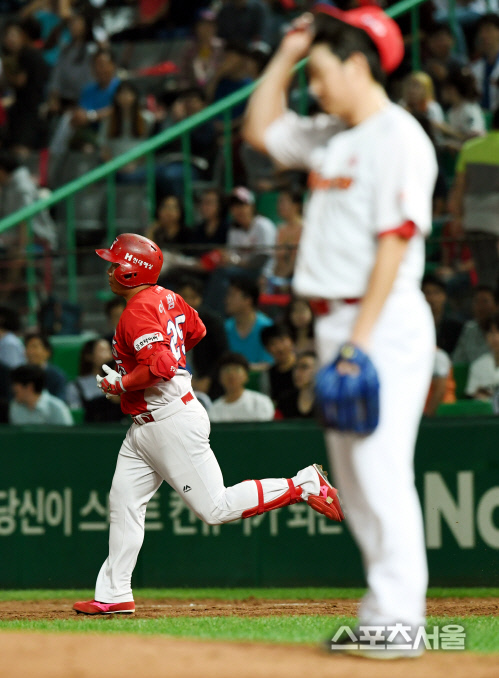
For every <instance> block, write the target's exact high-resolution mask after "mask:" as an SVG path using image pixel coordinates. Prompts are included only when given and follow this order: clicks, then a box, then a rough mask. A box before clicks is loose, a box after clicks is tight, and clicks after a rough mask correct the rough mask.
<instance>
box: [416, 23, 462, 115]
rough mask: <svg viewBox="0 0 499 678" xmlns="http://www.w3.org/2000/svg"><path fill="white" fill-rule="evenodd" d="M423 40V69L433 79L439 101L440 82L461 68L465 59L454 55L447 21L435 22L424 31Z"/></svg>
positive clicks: (452, 37) (452, 39) (452, 38)
mask: <svg viewBox="0 0 499 678" xmlns="http://www.w3.org/2000/svg"><path fill="white" fill-rule="evenodd" d="M425 34H426V35H425V39H424V42H423V52H424V57H423V70H424V71H425V72H426V73H428V75H429V76H430V77H431V79H432V80H433V85H434V87H435V98H436V99H437V101H440V102H441V91H442V84H443V83H444V82H445V80H447V78H448V77H449V76H450V75H451V73H452V71H454V70H455V69H460V68H462V67H463V66H464V65H465V63H466V60H465V59H464V58H463V57H459V56H456V54H455V51H454V42H455V41H454V36H453V35H452V31H451V29H450V26H449V24H447V23H435V24H433V25H431V26H429V27H428V28H427V30H426V31H425Z"/></svg>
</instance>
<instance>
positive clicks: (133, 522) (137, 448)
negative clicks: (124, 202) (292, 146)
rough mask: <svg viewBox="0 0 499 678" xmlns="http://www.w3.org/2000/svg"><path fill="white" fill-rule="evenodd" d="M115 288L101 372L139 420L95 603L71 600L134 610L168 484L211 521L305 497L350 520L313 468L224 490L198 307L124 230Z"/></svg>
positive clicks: (140, 240)
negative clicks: (202, 377) (198, 372)
mask: <svg viewBox="0 0 499 678" xmlns="http://www.w3.org/2000/svg"><path fill="white" fill-rule="evenodd" d="M96 251H97V254H98V255H99V256H100V257H102V258H103V259H105V260H106V261H109V262H110V266H109V268H108V271H107V273H108V278H109V286H110V288H111V291H112V292H113V293H114V294H117V295H118V296H121V297H123V298H124V299H125V300H126V308H125V310H124V311H123V313H122V314H121V316H120V320H119V322H118V326H117V328H116V332H115V335H114V338H113V355H114V359H115V362H116V370H112V369H111V368H110V367H108V366H107V365H104V366H103V370H104V371H105V372H106V377H101V376H98V377H97V383H98V384H99V387H100V388H101V389H102V390H103V391H104V393H106V395H107V396H110V397H111V396H115V395H119V396H120V399H121V409H122V410H123V412H124V413H125V414H130V415H131V417H132V419H133V425H132V426H131V427H130V429H129V430H128V433H127V435H126V437H125V440H124V441H123V444H122V446H121V449H120V453H119V456H118V462H117V466H116V472H115V474H114V478H113V484H112V487H111V493H110V496H109V504H110V536H109V556H108V558H107V559H106V561H105V562H104V564H103V565H102V567H101V570H100V572H99V575H98V577H97V584H96V589H95V599H94V600H91V601H80V602H77V603H75V605H74V606H73V609H74V610H75V611H76V612H78V613H84V614H91V615H94V614H115V613H131V612H134V611H135V603H134V600H133V594H132V588H131V578H132V572H133V569H134V567H135V563H136V560H137V556H138V553H139V551H140V547H141V546H142V542H143V539H144V520H145V512H146V506H147V504H148V502H149V500H150V499H151V497H152V496H153V495H154V493H155V492H156V490H157V489H158V488H159V486H160V485H161V483H162V482H163V481H164V480H165V481H166V482H167V483H168V484H169V485H171V487H173V488H174V489H175V490H176V491H177V492H178V493H179V494H180V496H181V497H183V499H184V501H185V503H186V504H187V506H188V507H189V508H190V509H191V510H192V511H193V512H194V513H195V514H196V515H197V516H198V517H199V518H200V519H201V520H204V521H205V522H206V523H208V524H210V525H219V524H221V523H227V522H230V521H233V520H238V519H239V518H250V517H252V516H254V515H257V514H261V513H264V512H266V511H271V510H273V509H275V508H280V507H281V506H287V505H288V504H294V503H296V502H302V501H306V502H307V503H308V504H309V506H311V508H312V509H314V510H315V511H317V512H318V513H322V514H323V515H325V516H327V517H328V518H330V519H331V520H335V521H338V522H340V521H342V520H343V518H344V516H343V512H342V509H341V505H340V501H339V498H338V494H337V492H336V490H335V489H334V487H333V486H332V485H331V484H330V483H329V481H328V480H327V478H326V475H325V473H324V471H322V468H321V467H320V466H318V465H317V464H313V465H311V466H307V467H306V468H305V469H302V470H300V471H298V473H297V474H296V476H294V477H293V478H288V479H286V478H271V479H265V480H253V481H244V482H242V483H238V484H237V485H233V486H232V487H225V485H224V481H223V477H222V472H221V470H220V467H219V465H218V462H217V460H216V457H215V455H214V454H213V451H212V450H211V448H210V442H209V435H210V422H209V419H208V415H207V414H206V410H205V409H204V407H203V406H202V405H201V404H200V403H199V401H198V400H197V398H196V396H195V395H194V394H193V392H192V390H191V375H190V373H189V371H188V370H187V369H186V362H185V356H186V353H187V351H189V350H190V349H191V348H193V347H194V346H195V345H196V344H197V343H198V342H199V341H201V340H202V339H203V337H204V336H205V334H206V329H205V326H204V324H203V322H202V321H201V319H200V318H199V315H198V313H197V311H195V310H194V309H193V308H191V306H189V305H188V304H187V303H186V302H185V301H184V299H182V297H181V296H179V295H178V294H175V293H174V292H172V291H171V290H168V289H165V288H163V287H161V286H159V285H157V284H156V281H157V279H158V276H159V274H160V271H161V267H162V264H163V255H162V253H161V250H160V248H159V247H158V246H157V245H156V244H155V243H154V242H152V240H149V239H148V238H145V237H143V236H140V235H135V234H131V233H124V234H122V235H120V236H118V237H117V238H116V240H115V241H114V242H113V244H112V245H111V247H110V248H109V249H102V250H96Z"/></svg>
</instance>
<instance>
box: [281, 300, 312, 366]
mask: <svg viewBox="0 0 499 678" xmlns="http://www.w3.org/2000/svg"><path fill="white" fill-rule="evenodd" d="M284 322H285V324H286V325H287V326H288V327H289V330H290V334H291V338H292V339H293V343H294V345H295V351H296V352H297V353H304V352H305V351H313V350H314V347H315V341H314V314H313V313H312V309H311V307H310V304H309V303H308V301H306V300H305V299H299V298H297V297H295V298H293V299H291V301H290V302H289V304H288V306H287V308H286V314H285V318H284Z"/></svg>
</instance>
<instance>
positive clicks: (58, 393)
mask: <svg viewBox="0 0 499 678" xmlns="http://www.w3.org/2000/svg"><path fill="white" fill-rule="evenodd" d="M24 345H25V347H26V359H27V363H28V365H36V367H41V368H42V370H43V372H44V374H45V388H46V389H47V391H48V392H49V393H50V394H51V395H53V396H55V397H56V398H59V399H60V400H63V401H64V402H65V401H66V387H67V381H68V380H67V378H66V375H65V374H64V372H63V371H62V370H61V369H60V368H59V367H57V366H56V365H51V364H50V362H49V361H50V358H51V357H52V346H51V345H50V341H49V340H48V339H47V337H46V336H44V335H43V334H40V333H38V332H31V333H30V334H28V335H27V336H26V338H25V340H24Z"/></svg>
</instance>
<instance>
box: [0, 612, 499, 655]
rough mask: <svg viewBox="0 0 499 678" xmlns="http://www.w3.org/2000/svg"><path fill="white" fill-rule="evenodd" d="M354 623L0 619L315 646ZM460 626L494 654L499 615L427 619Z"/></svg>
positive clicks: (498, 646)
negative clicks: (344, 626)
mask: <svg viewBox="0 0 499 678" xmlns="http://www.w3.org/2000/svg"><path fill="white" fill-rule="evenodd" d="M344 624H348V625H349V626H354V624H355V619H353V618H352V617H335V618H334V620H331V618H330V617H327V618H325V617H322V616H320V615H306V616H286V617H263V618H262V617H260V618H258V617H257V618H251V617H246V618H243V617H197V618H190V617H176V618H172V619H171V618H168V617H163V618H161V619H135V618H132V617H71V618H69V619H58V620H54V621H31V622H30V621H13V622H0V631H5V630H9V631H49V632H77V633H82V632H83V633H132V634H143V635H164V636H168V637H174V638H178V637H182V638H201V639H207V640H229V641H258V642H271V643H309V644H316V643H320V642H321V641H323V640H324V639H325V638H328V637H331V636H332V635H333V633H334V632H335V631H336V630H337V629H338V628H339V627H340V626H342V625H344ZM447 624H460V625H461V626H463V627H464V628H465V630H466V634H467V640H466V649H467V650H470V651H472V652H482V653H491V652H499V618H497V617H466V618H458V617H456V618H449V617H430V618H429V619H428V626H429V627H433V626H434V625H438V626H440V627H442V626H445V625H447Z"/></svg>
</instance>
